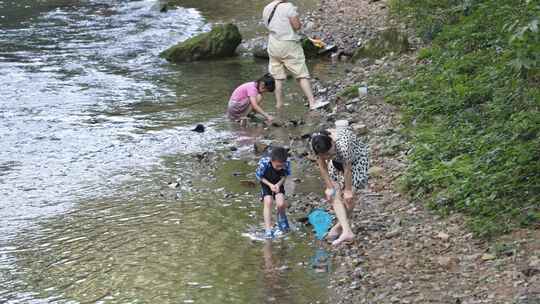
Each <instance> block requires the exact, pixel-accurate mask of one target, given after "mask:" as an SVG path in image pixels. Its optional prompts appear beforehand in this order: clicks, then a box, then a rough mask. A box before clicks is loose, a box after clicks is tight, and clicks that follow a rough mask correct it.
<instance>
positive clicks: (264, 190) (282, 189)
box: [261, 183, 285, 200]
mask: <svg viewBox="0 0 540 304" xmlns="http://www.w3.org/2000/svg"><path fill="white" fill-rule="evenodd" d="M279 193H283V194H285V186H284V185H281V187H279ZM267 195H271V196H272V198H273V199H276V193H274V192H272V190H271V189H270V187H268V185H266V184H264V183H261V200H263V199H264V197H265V196H267Z"/></svg>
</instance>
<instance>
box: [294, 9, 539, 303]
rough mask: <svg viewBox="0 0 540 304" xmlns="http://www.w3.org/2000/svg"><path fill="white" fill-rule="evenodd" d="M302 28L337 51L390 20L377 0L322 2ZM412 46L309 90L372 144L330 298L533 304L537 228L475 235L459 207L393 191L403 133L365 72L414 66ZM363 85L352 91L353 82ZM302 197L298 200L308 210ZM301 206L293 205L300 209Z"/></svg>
mask: <svg viewBox="0 0 540 304" xmlns="http://www.w3.org/2000/svg"><path fill="white" fill-rule="evenodd" d="M306 24H307V26H308V28H309V30H310V31H311V32H312V33H314V34H317V33H318V34H319V35H320V37H322V38H323V39H324V40H325V41H328V42H331V43H335V44H337V45H338V46H339V47H340V50H341V52H342V53H343V54H345V55H348V56H350V55H352V54H354V50H355V48H357V47H358V46H361V45H362V44H363V43H364V42H365V41H367V40H369V39H371V38H373V37H375V36H376V35H377V33H379V32H381V31H383V30H384V29H385V28H387V27H389V26H392V27H398V28H400V29H402V30H403V31H404V32H408V33H409V34H410V35H411V34H412V31H411V30H407V29H406V27H405V26H403V25H399V24H397V23H396V22H395V21H392V20H390V19H389V18H388V4H387V3H386V1H367V0H366V1H360V0H340V1H327V0H322V1H321V3H320V6H319V9H318V10H316V11H314V12H312V14H311V15H309V16H308V17H307V18H306ZM409 41H410V42H411V44H412V46H413V47H412V50H411V51H412V52H411V53H409V54H404V55H400V56H397V55H396V54H390V55H389V56H387V57H383V58H381V59H379V60H367V59H366V60H359V61H357V63H356V64H355V66H354V67H353V68H351V69H350V71H349V72H348V73H347V74H346V75H344V77H343V78H342V80H340V81H337V82H334V83H328V84H319V85H318V86H317V87H316V91H317V94H318V95H319V96H320V97H324V98H326V99H327V100H330V101H333V102H335V104H336V107H335V108H334V109H333V111H331V113H328V116H327V120H329V121H332V120H334V119H337V118H345V119H349V121H351V122H352V123H353V128H354V129H356V130H357V131H358V132H359V135H360V136H361V137H362V138H363V139H364V140H365V141H366V142H368V143H369V145H370V147H371V169H370V183H369V187H368V189H367V190H365V191H363V192H362V193H360V195H359V198H358V201H357V204H356V206H357V207H356V208H355V211H354V214H352V222H353V227H354V228H353V229H354V232H355V233H356V241H355V244H354V245H351V246H343V247H341V248H338V249H335V251H334V253H335V265H339V266H338V269H337V272H336V274H335V276H334V277H333V279H332V283H331V287H332V288H333V289H334V290H335V291H336V294H337V299H335V300H334V301H332V303H540V274H539V273H540V233H539V232H538V230H523V231H516V232H514V233H513V234H511V235H507V236H503V237H500V238H498V239H496V240H491V241H489V242H488V241H485V240H482V239H476V238H474V237H473V235H472V234H471V233H470V231H469V230H468V229H467V228H466V227H465V225H464V219H463V216H461V215H452V216H449V217H445V218H441V217H440V216H438V215H436V214H433V213H432V212H430V211H429V210H427V209H426V208H424V206H423V204H422V202H413V201H411V200H410V199H409V198H408V197H406V196H404V195H403V194H402V193H400V191H399V184H398V178H399V177H400V176H401V174H403V172H404V170H405V168H406V166H407V160H406V157H407V151H408V150H409V149H410V148H412V147H410V146H409V145H408V143H407V137H406V134H404V133H403V132H402V131H401V128H402V126H401V125H400V113H399V109H397V108H396V107H394V106H392V105H389V104H387V103H385V102H384V101H383V100H382V98H381V97H378V96H377V95H380V94H379V93H381V92H382V91H384V90H385V88H384V87H377V86H374V85H373V79H374V77H377V76H378V75H385V76H386V77H389V78H394V79H401V78H402V77H403V76H402V74H401V69H402V68H403V67H404V66H408V67H411V66H414V65H416V64H419V63H417V61H416V59H415V53H414V48H415V47H417V46H419V45H420V40H419V39H417V38H415V37H414V36H412V35H411V36H410V39H409ZM358 86H366V87H368V92H369V96H368V97H367V98H360V97H358V96H357V94H356V92H355V89H356V88H357V87H358ZM308 201H310V202H311V201H312V200H310V199H306V200H299V201H298V204H297V208H300V209H308V208H309V207H311V206H310V205H311V204H312V203H307V202H308ZM299 206H301V207H299Z"/></svg>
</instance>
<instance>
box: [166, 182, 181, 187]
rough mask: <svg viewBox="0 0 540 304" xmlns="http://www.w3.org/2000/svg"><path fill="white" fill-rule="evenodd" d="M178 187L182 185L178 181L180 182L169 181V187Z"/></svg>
mask: <svg viewBox="0 0 540 304" xmlns="http://www.w3.org/2000/svg"><path fill="white" fill-rule="evenodd" d="M178 187H180V183H178V182H171V183H169V188H171V189H175V188H178Z"/></svg>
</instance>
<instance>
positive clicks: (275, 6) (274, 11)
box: [268, 1, 283, 25]
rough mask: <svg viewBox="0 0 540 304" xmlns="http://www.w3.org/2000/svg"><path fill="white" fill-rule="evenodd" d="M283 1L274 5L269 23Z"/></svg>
mask: <svg viewBox="0 0 540 304" xmlns="http://www.w3.org/2000/svg"><path fill="white" fill-rule="evenodd" d="M282 3H283V2H281V1H280V2H279V3H278V4H276V5H274V9H273V10H272V12H271V13H270V17H268V25H270V22H272V19H273V18H274V14H275V13H276V9H277V7H278V6H279V5H280V4H282Z"/></svg>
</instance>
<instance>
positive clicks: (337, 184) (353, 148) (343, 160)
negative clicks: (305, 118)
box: [311, 128, 369, 245]
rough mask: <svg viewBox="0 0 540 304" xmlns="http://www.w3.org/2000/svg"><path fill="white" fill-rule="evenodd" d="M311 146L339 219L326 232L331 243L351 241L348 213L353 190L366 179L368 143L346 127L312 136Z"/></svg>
mask: <svg viewBox="0 0 540 304" xmlns="http://www.w3.org/2000/svg"><path fill="white" fill-rule="evenodd" d="M311 146H312V148H313V151H314V152H315V154H317V156H318V159H317V163H318V165H319V170H320V172H321V176H322V178H323V180H324V182H325V184H326V190H325V195H326V198H327V199H328V201H330V202H331V203H332V207H333V208H334V211H335V213H336V217H337V219H338V223H337V224H336V225H335V226H334V227H332V229H331V230H330V232H329V233H328V239H330V240H334V241H333V242H332V245H338V244H340V243H342V242H349V241H352V240H353V238H354V233H353V232H352V230H351V227H350V224H349V220H348V217H347V213H348V212H351V211H352V209H353V196H354V194H353V191H354V190H359V189H363V188H365V187H366V186H367V180H368V167H369V158H368V146H367V145H366V144H364V143H363V142H362V141H360V140H359V139H358V138H357V137H356V135H354V133H353V132H352V131H351V130H350V129H348V128H340V129H337V130H336V129H328V130H326V131H322V132H319V133H315V134H313V135H312V136H311Z"/></svg>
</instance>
